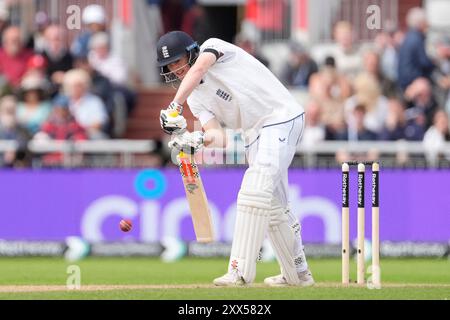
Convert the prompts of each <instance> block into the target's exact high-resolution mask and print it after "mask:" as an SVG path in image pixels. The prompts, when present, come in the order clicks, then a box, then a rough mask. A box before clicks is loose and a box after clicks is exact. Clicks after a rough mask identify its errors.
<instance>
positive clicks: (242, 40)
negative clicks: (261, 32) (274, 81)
mask: <svg viewBox="0 0 450 320" xmlns="http://www.w3.org/2000/svg"><path fill="white" fill-rule="evenodd" d="M234 42H235V43H236V45H237V46H238V47H240V48H241V49H244V50H245V51H246V52H248V53H250V54H251V55H252V56H254V57H255V58H256V59H257V60H258V61H259V62H261V63H262V64H263V65H265V66H266V67H267V68H269V67H270V64H269V60H267V58H266V57H264V56H263V55H262V54H261V53H260V52H259V50H258V45H257V43H256V41H254V40H253V39H251V37H249V36H247V35H244V34H243V33H239V34H238V35H237V36H236V39H235V40H234Z"/></svg>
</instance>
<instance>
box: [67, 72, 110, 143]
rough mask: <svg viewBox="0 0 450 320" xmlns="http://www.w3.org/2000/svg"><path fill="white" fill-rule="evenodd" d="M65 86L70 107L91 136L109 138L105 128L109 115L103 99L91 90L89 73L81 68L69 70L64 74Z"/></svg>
mask: <svg viewBox="0 0 450 320" xmlns="http://www.w3.org/2000/svg"><path fill="white" fill-rule="evenodd" d="M63 86H64V92H65V94H66V95H67V96H68V98H69V106H70V107H69V109H70V111H71V113H72V115H73V116H74V117H75V119H76V120H77V122H78V123H79V124H80V125H81V126H82V127H83V128H84V129H85V130H86V132H87V133H88V136H89V138H90V139H105V138H107V136H106V134H105V133H104V131H103V130H104V128H105V127H106V125H107V124H108V115H107V113H106V109H105V105H104V104H103V101H102V100H101V99H100V98H99V97H98V96H95V95H93V94H92V93H90V92H89V90H90V86H91V79H90V77H89V74H88V73H87V72H86V71H84V70H81V69H73V70H71V71H68V72H67V73H66V75H65V76H64V82H63Z"/></svg>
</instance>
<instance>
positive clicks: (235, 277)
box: [213, 269, 246, 287]
mask: <svg viewBox="0 0 450 320" xmlns="http://www.w3.org/2000/svg"><path fill="white" fill-rule="evenodd" d="M213 283H214V284H215V285H216V286H218V287H239V286H245V285H246V283H245V281H244V278H242V276H241V275H240V274H239V271H238V270H237V269H233V270H232V271H230V272H228V273H226V274H225V275H223V276H221V277H220V278H216V279H214V281H213Z"/></svg>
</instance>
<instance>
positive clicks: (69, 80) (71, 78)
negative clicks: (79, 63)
mask: <svg viewBox="0 0 450 320" xmlns="http://www.w3.org/2000/svg"><path fill="white" fill-rule="evenodd" d="M91 82H92V81H91V76H90V75H89V73H87V71H85V70H83V69H72V70H70V71H67V72H66V74H65V75H64V81H63V88H64V93H65V94H66V95H68V96H69V97H70V96H71V95H72V87H73V85H74V84H76V83H81V84H83V86H84V87H85V89H86V91H87V90H89V88H90V87H91Z"/></svg>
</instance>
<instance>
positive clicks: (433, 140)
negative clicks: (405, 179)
mask: <svg viewBox="0 0 450 320" xmlns="http://www.w3.org/2000/svg"><path fill="white" fill-rule="evenodd" d="M448 141H450V128H449V120H448V115H447V114H446V113H445V111H444V110H439V111H437V112H436V113H435V115H434V119H433V125H432V126H431V127H430V128H429V129H428V130H427V132H426V133H425V136H424V138H423V143H424V147H425V149H426V152H427V158H428V160H429V161H431V162H435V161H436V160H437V156H438V155H439V153H440V152H441V151H443V148H444V143H445V142H448Z"/></svg>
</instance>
